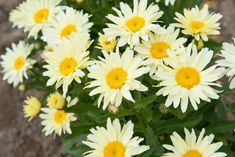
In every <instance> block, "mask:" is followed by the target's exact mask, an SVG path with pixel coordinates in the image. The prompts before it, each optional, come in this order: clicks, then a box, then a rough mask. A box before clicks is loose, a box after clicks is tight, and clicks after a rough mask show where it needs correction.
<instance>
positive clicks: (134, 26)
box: [126, 16, 145, 33]
mask: <svg viewBox="0 0 235 157" xmlns="http://www.w3.org/2000/svg"><path fill="white" fill-rule="evenodd" d="M144 25H145V19H144V18H142V17H139V16H136V17H133V18H131V19H130V20H128V21H127V22H126V26H127V27H128V29H129V30H130V31H132V32H133V33H135V32H138V31H139V30H141V29H142V28H143V27H144Z"/></svg>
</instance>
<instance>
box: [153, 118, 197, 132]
mask: <svg viewBox="0 0 235 157" xmlns="http://www.w3.org/2000/svg"><path fill="white" fill-rule="evenodd" d="M201 120H202V115H199V116H196V117H187V118H184V119H180V120H178V119H177V120H174V119H173V120H167V121H166V122H165V123H163V124H161V125H160V126H157V128H156V129H155V131H156V132H157V133H172V132H173V131H178V130H182V129H183V128H192V127H194V126H196V125H197V124H198V123H199V122H200V121H201Z"/></svg>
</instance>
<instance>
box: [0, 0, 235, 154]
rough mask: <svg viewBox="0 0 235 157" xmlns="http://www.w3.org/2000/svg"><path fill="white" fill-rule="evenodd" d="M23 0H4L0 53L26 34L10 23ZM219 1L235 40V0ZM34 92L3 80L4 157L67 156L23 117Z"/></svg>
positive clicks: (228, 34)
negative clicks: (26, 102)
mask: <svg viewBox="0 0 235 157" xmlns="http://www.w3.org/2000/svg"><path fill="white" fill-rule="evenodd" d="M20 1H21V0H0V54H3V53H4V51H5V47H7V46H10V44H11V43H12V42H16V41H18V40H19V39H22V38H23V37H24V35H23V33H22V32H21V31H20V30H16V29H12V28H11V24H10V23H9V22H8V13H9V11H10V10H11V9H12V8H14V7H15V6H16V5H17V4H18V3H19V2H20ZM216 1H217V3H218V6H217V7H216V8H217V9H218V10H219V11H220V13H222V14H223V15H224V18H223V20H222V23H223V29H222V38H223V39H224V40H226V41H232V37H235V20H234V17H235V9H234V8H235V0H216ZM217 9H216V10H217ZM0 78H2V74H0ZM32 93H33V94H37V92H35V91H29V92H26V93H24V92H20V91H18V90H16V89H14V88H13V87H11V86H10V85H8V84H7V83H6V82H3V81H2V80H0V97H1V98H0V157H65V155H63V154H62V152H63V148H62V146H61V143H60V142H59V141H60V140H59V139H58V138H57V139H54V138H53V137H52V136H50V137H45V136H44V134H43V133H41V129H42V128H41V126H40V121H39V119H35V120H32V121H31V122H29V123H28V122H27V120H26V119H24V118H23V112H22V103H23V101H24V99H25V97H26V96H27V95H31V94H32Z"/></svg>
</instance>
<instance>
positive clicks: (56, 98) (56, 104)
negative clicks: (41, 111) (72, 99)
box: [47, 92, 65, 109]
mask: <svg viewBox="0 0 235 157" xmlns="http://www.w3.org/2000/svg"><path fill="white" fill-rule="evenodd" d="M47 105H48V106H49V107H50V108H55V109H62V108H63V107H64V105H65V98H64V97H63V96H62V95H61V94H60V93H58V92H56V93H53V94H51V95H50V96H49V97H48V98H47Z"/></svg>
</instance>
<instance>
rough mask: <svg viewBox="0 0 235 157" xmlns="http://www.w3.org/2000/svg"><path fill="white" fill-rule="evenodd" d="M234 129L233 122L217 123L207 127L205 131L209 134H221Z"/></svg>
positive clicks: (234, 122)
mask: <svg viewBox="0 0 235 157" xmlns="http://www.w3.org/2000/svg"><path fill="white" fill-rule="evenodd" d="M234 128H235V121H219V122H216V123H212V124H210V125H209V126H208V127H207V131H208V132H211V133H223V132H225V131H228V130H231V131H233V129H234Z"/></svg>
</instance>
